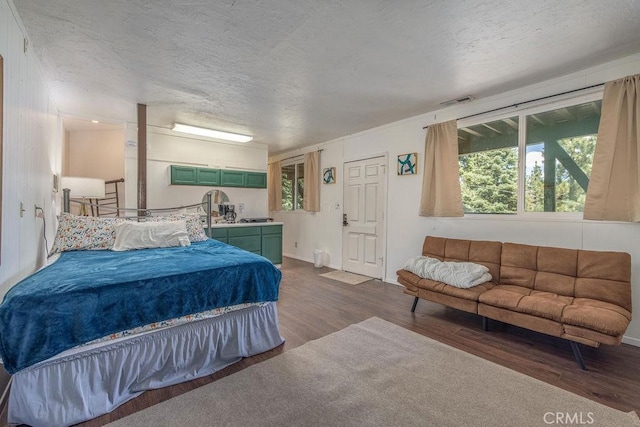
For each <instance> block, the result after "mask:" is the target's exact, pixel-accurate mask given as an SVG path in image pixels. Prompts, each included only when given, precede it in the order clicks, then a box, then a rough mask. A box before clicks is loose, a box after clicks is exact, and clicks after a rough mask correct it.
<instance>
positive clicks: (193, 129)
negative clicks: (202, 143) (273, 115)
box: [171, 123, 253, 142]
mask: <svg viewBox="0 0 640 427" xmlns="http://www.w3.org/2000/svg"><path fill="white" fill-rule="evenodd" d="M171 130H174V131H176V132H182V133H190V134H192V135H200V136H208V137H211V138H216V139H226V140H227V141H235V142H249V141H251V140H252V139H253V137H252V136H247V135H240V134H237V133H230V132H222V131H220V130H213V129H207V128H200V127H197V126H189V125H183V124H181V123H174V124H173V127H172V128H171Z"/></svg>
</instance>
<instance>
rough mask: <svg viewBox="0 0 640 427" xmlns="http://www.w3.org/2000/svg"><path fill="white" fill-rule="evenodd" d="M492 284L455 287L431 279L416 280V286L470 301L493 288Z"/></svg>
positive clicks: (475, 299) (476, 299)
mask: <svg viewBox="0 0 640 427" xmlns="http://www.w3.org/2000/svg"><path fill="white" fill-rule="evenodd" d="M494 286H495V285H494V284H493V283H491V282H487V283H483V284H482V285H478V286H474V287H472V288H456V287H455V286H451V285H447V284H444V283H442V282H434V281H433V280H429V279H422V280H421V281H420V282H418V287H421V288H424V289H429V290H431V291H436V292H440V293H443V294H445V295H449V296H452V297H458V298H463V299H467V300H471V301H478V297H479V296H480V295H481V294H482V293H484V292H485V291H487V290H489V289H491V288H493V287H494Z"/></svg>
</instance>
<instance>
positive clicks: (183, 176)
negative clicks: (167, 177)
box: [171, 165, 198, 185]
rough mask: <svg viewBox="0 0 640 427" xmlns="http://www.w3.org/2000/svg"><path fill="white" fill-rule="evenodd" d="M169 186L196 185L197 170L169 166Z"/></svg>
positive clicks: (190, 167) (188, 167)
mask: <svg viewBox="0 0 640 427" xmlns="http://www.w3.org/2000/svg"><path fill="white" fill-rule="evenodd" d="M171 184H179V185H198V178H197V169H196V168H194V167H193V166H175V165H172V166H171Z"/></svg>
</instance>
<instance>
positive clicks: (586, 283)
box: [397, 236, 631, 369]
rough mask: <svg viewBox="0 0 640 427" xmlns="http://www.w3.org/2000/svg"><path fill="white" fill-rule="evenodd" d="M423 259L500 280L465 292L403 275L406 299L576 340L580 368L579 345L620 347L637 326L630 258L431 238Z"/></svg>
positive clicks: (620, 254) (400, 278)
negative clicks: (482, 270) (468, 266)
mask: <svg viewBox="0 0 640 427" xmlns="http://www.w3.org/2000/svg"><path fill="white" fill-rule="evenodd" d="M422 255H423V256H427V257H431V258H437V259H439V260H440V261H457V262H460V261H465V262H473V263H477V264H482V265H484V266H486V267H488V268H489V272H490V273H491V276H492V277H493V278H492V280H491V282H487V283H484V284H481V285H478V286H475V287H472V288H468V289H464V288H457V287H454V286H450V285H447V284H444V283H441V282H436V281H433V280H430V279H425V278H422V277H419V276H417V275H415V274H413V273H412V272H410V271H407V270H399V271H398V272H397V274H398V282H399V283H400V284H402V285H404V286H405V288H406V289H405V290H404V292H405V293H406V294H409V295H412V296H414V297H415V300H414V302H413V307H412V309H411V311H415V309H416V304H417V302H418V299H419V298H424V299H426V300H429V301H433V302H437V303H439V304H444V305H447V306H450V307H454V308H457V309H460V310H464V311H468V312H470V313H475V314H479V315H480V316H482V317H483V328H484V329H485V330H487V329H488V328H487V326H488V324H487V318H488V319H494V320H498V321H500V322H504V323H509V324H512V325H516V326H520V327H523V328H527V329H531V330H534V331H537V332H542V333H545V334H549V335H553V336H556V337H560V338H564V339H567V340H569V342H570V344H571V349H572V350H573V354H574V356H575V358H576V361H577V362H578V365H579V366H580V368H581V369H585V366H584V361H583V359H582V355H581V353H580V349H579V347H578V345H577V343H581V344H585V345H589V346H592V347H599V346H600V344H609V345H618V344H620V341H621V340H622V336H623V335H624V332H625V331H626V329H627V326H628V325H629V322H630V321H631V257H630V255H629V254H627V253H623V252H600V251H586V250H576V249H562V248H552V247H545V246H530V245H522V244H515V243H501V242H494V241H477V240H460V239H446V238H440V237H431V236H427V237H426V238H425V240H424V245H423V247H422Z"/></svg>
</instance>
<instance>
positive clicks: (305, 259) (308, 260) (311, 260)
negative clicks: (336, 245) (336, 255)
mask: <svg viewBox="0 0 640 427" xmlns="http://www.w3.org/2000/svg"><path fill="white" fill-rule="evenodd" d="M282 256H286V257H287V258H293V259H297V260H298V261H304V262H308V263H311V264H313V263H314V260H313V259H312V258H304V257H301V256H297V255H291V254H286V253H283V254H282ZM324 267H329V268H333V269H334V270H342V266H341V265H334V264H329V265H325V266H324Z"/></svg>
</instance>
